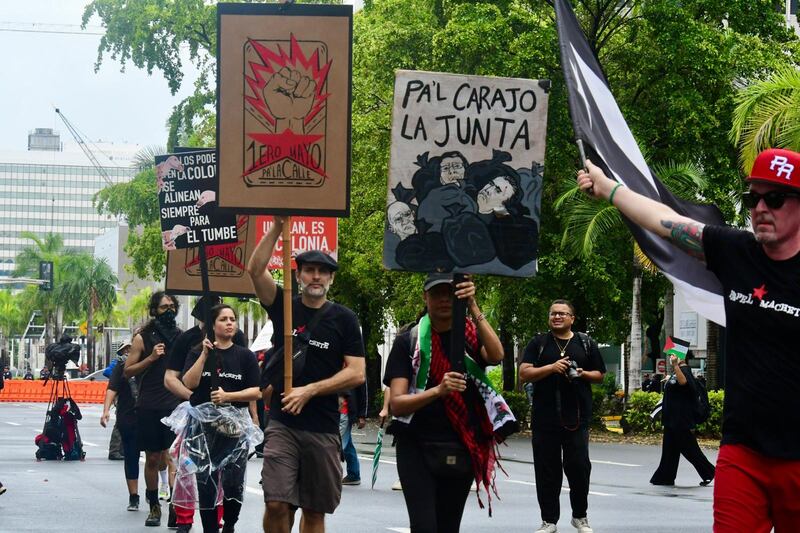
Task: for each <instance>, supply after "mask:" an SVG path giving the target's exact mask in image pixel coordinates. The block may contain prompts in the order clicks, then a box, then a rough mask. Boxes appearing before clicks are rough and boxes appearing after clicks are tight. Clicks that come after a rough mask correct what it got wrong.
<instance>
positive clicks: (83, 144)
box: [55, 108, 114, 185]
mask: <svg viewBox="0 0 800 533" xmlns="http://www.w3.org/2000/svg"><path fill="white" fill-rule="evenodd" d="M55 109H56V114H57V115H58V116H59V117H61V120H62V121H63V122H64V125H65V126H66V127H67V129H68V130H69V132H70V133H71V134H72V137H73V138H74V139H75V142H77V143H78V146H80V147H81V150H83V153H84V154H86V157H88V158H89V161H91V162H92V166H94V168H95V170H97V172H98V173H99V174H100V176H102V177H103V179H104V180H106V183H108V184H109V185H114V183H113V182H112V181H111V178H109V177H108V173H107V172H106V169H105V167H103V165H101V164H100V161H98V160H97V158H96V157H95V156H94V153H93V152H92V150H91V149H90V148H89V146H88V145H87V144H86V141H85V140H84V139H83V135H81V134H80V133H79V132H78V130H76V129H75V126H73V125H72V123H71V122H70V121H69V120H67V117H65V116H64V113H62V112H61V110H60V109H59V108H55Z"/></svg>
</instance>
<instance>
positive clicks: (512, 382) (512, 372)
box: [500, 328, 517, 391]
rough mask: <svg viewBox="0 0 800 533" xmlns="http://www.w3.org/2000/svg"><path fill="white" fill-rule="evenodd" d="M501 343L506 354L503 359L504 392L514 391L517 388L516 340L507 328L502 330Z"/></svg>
mask: <svg viewBox="0 0 800 533" xmlns="http://www.w3.org/2000/svg"><path fill="white" fill-rule="evenodd" d="M500 342H501V343H502V345H503V352H504V353H505V354H506V355H505V357H504V358H503V390H504V391H512V390H514V389H516V387H517V372H516V370H517V365H516V360H515V357H514V339H513V338H512V337H511V335H509V333H508V331H507V330H506V329H505V328H503V329H501V330H500Z"/></svg>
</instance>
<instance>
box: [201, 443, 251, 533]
mask: <svg viewBox="0 0 800 533" xmlns="http://www.w3.org/2000/svg"><path fill="white" fill-rule="evenodd" d="M246 469H247V455H246V454H243V455H242V457H240V458H239V460H237V461H236V462H234V463H231V464H229V465H227V466H226V467H225V468H223V469H222V471H216V472H214V473H212V474H211V475H210V476H203V475H198V476H197V496H198V499H199V504H200V520H201V521H202V523H203V532H204V533H212V532H213V533H217V532H218V531H219V527H218V525H217V524H218V522H217V516H218V515H217V509H216V507H215V506H214V503H215V502H216V499H217V487H218V486H219V484H220V483H221V484H222V494H223V499H222V520H223V522H225V524H226V525H229V526H232V525H234V524H235V523H236V522H237V521H238V520H239V511H241V510H242V501H243V499H244V480H245V473H246Z"/></svg>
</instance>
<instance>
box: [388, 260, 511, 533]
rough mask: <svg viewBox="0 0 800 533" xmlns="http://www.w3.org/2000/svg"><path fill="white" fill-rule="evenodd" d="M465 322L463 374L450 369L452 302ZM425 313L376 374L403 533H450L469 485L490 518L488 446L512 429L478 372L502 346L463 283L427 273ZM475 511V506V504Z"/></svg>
mask: <svg viewBox="0 0 800 533" xmlns="http://www.w3.org/2000/svg"><path fill="white" fill-rule="evenodd" d="M454 296H455V297H456V298H459V299H461V300H465V301H466V303H467V308H468V310H469V313H470V315H471V316H472V320H467V322H466V327H465V332H464V336H465V338H464V346H465V354H464V355H463V358H464V364H465V367H466V370H467V372H466V374H462V373H461V372H456V371H453V370H452V366H451V360H452V357H451V355H452V354H451V336H452V335H453V333H452V332H451V329H452V324H453V297H454ZM423 300H424V301H425V313H424V314H423V315H422V317H421V318H420V320H419V322H418V324H417V325H415V326H414V327H412V328H410V329H409V330H408V331H406V332H405V333H401V334H399V335H398V336H397V337H396V338H395V340H394V343H393V344H392V349H391V351H390V353H389V358H388V360H387V363H386V371H385V373H384V383H385V384H386V385H387V386H388V387H389V391H390V410H391V413H392V415H393V416H394V417H395V418H394V420H393V421H392V424H391V426H390V428H389V429H388V430H387V432H388V433H391V434H393V435H395V439H396V442H397V473H398V474H399V476H400V483H401V485H402V489H403V497H404V499H405V502H406V511H407V512H408V519H409V524H410V528H411V533H456V532H458V531H459V529H460V527H461V517H462V515H463V513H464V506H465V504H466V501H467V496H468V495H469V492H470V488H471V487H472V485H473V483H477V484H478V491H479V496H478V498H479V502H480V501H481V500H480V491H481V490H486V492H487V498H488V500H489V506H490V507H489V509H490V513H491V494H490V493H489V491H490V490H492V491H494V469H495V466H496V461H497V456H496V452H495V446H496V443H497V442H501V441H502V440H503V439H505V437H507V436H508V435H509V434H510V433H512V432H513V431H516V429H518V425H517V424H516V420H515V419H514V417H513V415H512V414H511V411H510V409H508V406H507V405H506V404H505V401H504V400H503V398H502V396H500V395H499V394H497V393H496V391H494V390H493V389H491V387H489V386H487V385H486V383H488V380H486V381H484V379H485V374H484V373H483V369H485V368H486V366H488V365H496V364H499V363H500V362H501V361H502V360H503V356H504V352H503V345H502V344H501V343H500V339H499V338H498V337H497V334H496V333H495V331H494V329H493V328H492V326H491V325H490V324H489V322H488V321H487V320H486V318H485V317H484V315H483V313H481V310H480V307H479V306H478V303H477V301H476V300H475V285H474V283H473V282H472V281H471V280H467V281H463V282H461V283H459V284H458V285H455V286H454V284H453V276H452V275H451V274H431V275H429V276H428V278H427V279H426V280H425V283H424V285H423ZM481 505H482V503H481Z"/></svg>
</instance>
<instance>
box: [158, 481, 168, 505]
mask: <svg viewBox="0 0 800 533" xmlns="http://www.w3.org/2000/svg"><path fill="white" fill-rule="evenodd" d="M158 499H159V500H164V501H166V500H169V483H159V484H158Z"/></svg>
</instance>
